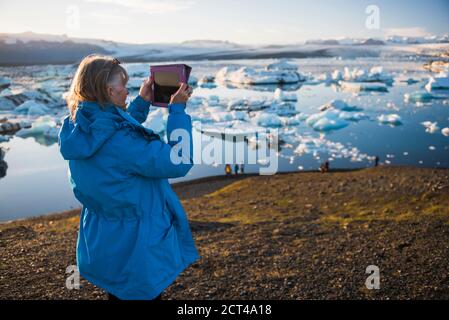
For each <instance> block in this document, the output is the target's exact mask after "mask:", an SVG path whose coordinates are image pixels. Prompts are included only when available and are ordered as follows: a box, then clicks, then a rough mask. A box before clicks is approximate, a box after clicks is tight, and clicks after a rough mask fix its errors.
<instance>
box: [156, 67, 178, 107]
mask: <svg viewBox="0 0 449 320" xmlns="http://www.w3.org/2000/svg"><path fill="white" fill-rule="evenodd" d="M179 82H180V79H179V75H178V74H177V73H175V72H163V71H162V72H159V71H158V72H155V73H154V101H155V102H160V103H169V102H170V98H171V96H172V94H174V93H175V92H176V91H178V89H179Z"/></svg>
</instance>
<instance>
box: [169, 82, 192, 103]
mask: <svg viewBox="0 0 449 320" xmlns="http://www.w3.org/2000/svg"><path fill="white" fill-rule="evenodd" d="M192 92H193V89H192V87H191V86H189V85H188V84H186V83H183V82H181V86H180V87H179V89H178V91H176V93H175V94H173V95H172V96H171V99H170V103H186V102H187V100H189V98H190V96H191V95H192Z"/></svg>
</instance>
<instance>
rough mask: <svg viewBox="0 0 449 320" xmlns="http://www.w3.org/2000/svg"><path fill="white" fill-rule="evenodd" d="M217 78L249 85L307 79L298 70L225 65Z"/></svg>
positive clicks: (293, 81) (222, 80)
mask: <svg viewBox="0 0 449 320" xmlns="http://www.w3.org/2000/svg"><path fill="white" fill-rule="evenodd" d="M215 79H217V81H221V82H231V83H239V84H247V85H262V84H284V83H297V82H300V81H304V80H306V79H305V77H304V76H303V75H301V74H299V73H298V72H296V71H290V70H264V69H254V68H250V67H241V68H237V67H230V66H228V67H224V68H222V69H221V70H220V71H218V73H217V75H216V77H215Z"/></svg>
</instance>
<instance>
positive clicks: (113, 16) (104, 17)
mask: <svg viewBox="0 0 449 320" xmlns="http://www.w3.org/2000/svg"><path fill="white" fill-rule="evenodd" d="M89 15H90V16H91V17H92V18H94V19H96V20H98V21H101V23H103V24H111V25H124V24H127V23H129V22H130V19H129V18H128V17H126V16H124V15H122V14H118V13H116V12H115V13H107V12H90V13H89Z"/></svg>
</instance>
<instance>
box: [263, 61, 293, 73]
mask: <svg viewBox="0 0 449 320" xmlns="http://www.w3.org/2000/svg"><path fill="white" fill-rule="evenodd" d="M267 70H288V71H296V70H298V66H296V65H294V64H290V63H288V61H287V60H286V59H281V60H279V61H277V62H274V63H271V64H269V65H268V66H267Z"/></svg>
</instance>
